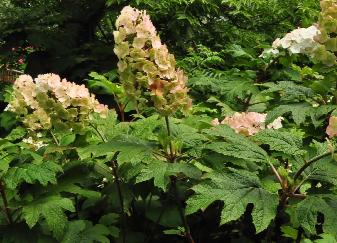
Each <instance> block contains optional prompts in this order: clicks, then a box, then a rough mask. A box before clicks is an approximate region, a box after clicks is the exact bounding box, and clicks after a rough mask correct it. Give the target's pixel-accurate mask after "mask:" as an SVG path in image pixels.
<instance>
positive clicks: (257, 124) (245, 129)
mask: <svg viewBox="0 0 337 243" xmlns="http://www.w3.org/2000/svg"><path fill="white" fill-rule="evenodd" d="M266 117H267V114H265V113H257V112H242V113H240V112H235V113H234V114H233V115H232V116H228V117H225V119H224V120H223V121H221V122H219V120H218V119H217V118H216V119H214V120H213V121H212V124H213V125H219V124H227V125H228V126H230V127H231V128H233V129H234V130H235V131H236V132H237V133H240V134H243V135H245V136H252V135H254V134H256V133H258V132H259V131H260V130H264V129H266V128H268V129H279V128H281V127H282V120H283V117H278V118H277V119H275V120H274V121H273V122H272V123H270V124H268V125H267V126H266V125H265V120H266Z"/></svg>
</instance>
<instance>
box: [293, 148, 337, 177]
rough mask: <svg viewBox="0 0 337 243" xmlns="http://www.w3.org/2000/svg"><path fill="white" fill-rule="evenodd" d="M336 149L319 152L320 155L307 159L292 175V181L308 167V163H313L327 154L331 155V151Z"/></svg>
mask: <svg viewBox="0 0 337 243" xmlns="http://www.w3.org/2000/svg"><path fill="white" fill-rule="evenodd" d="M335 151H336V150H333V151H329V152H326V153H324V154H321V155H318V156H316V157H314V158H312V159H310V160H309V161H307V162H306V163H305V164H304V165H303V166H302V167H301V168H300V169H299V170H298V171H297V172H296V174H295V175H294V181H296V180H297V179H298V177H299V176H300V175H301V174H302V173H303V172H304V171H305V169H306V168H308V167H309V166H310V165H312V164H313V163H315V162H317V161H318V160H320V159H322V158H324V157H326V156H328V155H331V154H332V153H334V152H335Z"/></svg>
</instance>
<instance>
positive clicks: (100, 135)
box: [89, 123, 107, 143]
mask: <svg viewBox="0 0 337 243" xmlns="http://www.w3.org/2000/svg"><path fill="white" fill-rule="evenodd" d="M89 126H91V127H92V128H93V129H94V130H95V132H96V133H97V135H98V136H99V137H100V138H101V140H102V142H103V143H106V142H107V139H106V138H105V137H104V136H103V134H102V133H101V132H100V131H99V130H98V128H97V127H96V126H94V125H93V124H91V123H89Z"/></svg>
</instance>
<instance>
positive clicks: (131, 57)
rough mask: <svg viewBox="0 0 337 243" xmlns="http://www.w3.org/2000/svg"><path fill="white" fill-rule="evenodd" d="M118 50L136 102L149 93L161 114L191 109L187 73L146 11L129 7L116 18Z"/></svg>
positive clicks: (124, 78) (128, 89) (124, 81)
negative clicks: (177, 62)
mask: <svg viewBox="0 0 337 243" xmlns="http://www.w3.org/2000/svg"><path fill="white" fill-rule="evenodd" d="M116 28H117V30H116V31H114V37H115V43H116V45H115V49H114V51H115V53H116V55H117V56H118V58H119V62H118V71H119V74H120V79H121V82H122V84H123V87H124V89H125V91H126V93H127V95H128V96H129V97H130V99H131V100H133V101H134V102H135V103H136V105H137V104H138V103H140V104H143V103H144V102H145V103H146V102H147V100H146V99H144V95H149V96H150V97H151V100H152V101H153V104H154V107H155V108H156V109H157V111H158V112H159V113H160V114H163V115H170V114H173V113H174V112H176V111H177V110H179V109H181V108H182V109H183V110H185V111H186V110H188V109H189V107H190V106H191V99H190V98H189V97H188V95H187V92H188V89H187V87H186V81H187V76H186V75H185V74H184V72H183V71H182V70H179V69H176V67H175V66H176V61H175V58H174V55H173V54H170V53H169V51H168V49H167V46H166V45H165V44H162V42H161V40H160V38H159V36H158V34H157V32H156V29H155V27H154V26H153V24H152V22H151V20H150V17H149V16H148V15H147V14H146V11H139V10H137V9H134V8H132V7H129V6H127V7H125V8H123V10H122V11H121V15H120V16H119V17H118V18H117V20H116Z"/></svg>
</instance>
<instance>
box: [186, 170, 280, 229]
mask: <svg viewBox="0 0 337 243" xmlns="http://www.w3.org/2000/svg"><path fill="white" fill-rule="evenodd" d="M192 190H193V191H194V192H195V195H193V196H192V197H191V198H189V199H188V200H187V208H186V212H187V214H192V213H194V212H197V211H198V210H200V209H201V210H204V209H206V208H207V207H208V206H209V205H210V204H211V203H213V202H214V201H217V200H220V201H223V202H224V207H223V209H222V213H221V224H226V223H228V222H231V221H233V220H237V219H239V218H240V217H241V216H242V215H243V214H244V213H245V211H246V208H247V205H248V204H253V205H254V207H253V211H252V219H253V223H254V225H255V229H256V232H257V233H259V232H261V231H263V230H265V229H266V228H267V227H268V225H269V224H270V222H271V220H272V219H273V218H275V216H276V208H277V205H278V195H277V194H276V193H270V192H268V191H266V190H265V189H264V188H262V185H261V182H260V180H259V178H258V177H257V176H256V175H255V174H253V173H250V172H244V171H238V170H234V169H230V170H227V171H224V172H212V173H210V174H208V175H207V178H206V179H205V180H204V181H203V182H201V183H200V184H198V185H196V186H194V187H192Z"/></svg>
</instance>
